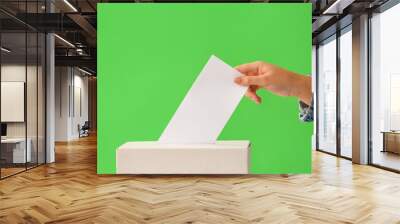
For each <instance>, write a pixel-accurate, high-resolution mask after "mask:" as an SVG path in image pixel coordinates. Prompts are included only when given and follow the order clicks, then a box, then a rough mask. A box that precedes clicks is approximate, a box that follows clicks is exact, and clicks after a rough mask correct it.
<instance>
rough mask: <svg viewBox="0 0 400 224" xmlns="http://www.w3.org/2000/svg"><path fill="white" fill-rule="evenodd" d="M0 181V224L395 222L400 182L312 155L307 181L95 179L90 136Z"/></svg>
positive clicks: (61, 146)
mask: <svg viewBox="0 0 400 224" xmlns="http://www.w3.org/2000/svg"><path fill="white" fill-rule="evenodd" d="M56 149H57V154H56V156H57V162H56V163H55V164H51V165H46V166H42V167H39V168H36V169H33V170H30V171H28V172H26V173H22V174H19V175H17V176H14V177H11V178H8V179H5V180H3V181H0V223H12V224H13V223H373V224H376V223H385V224H386V223H400V175H398V174H395V173H391V172H387V171H384V170H380V169H377V168H373V167H368V166H358V165H352V164H351V163H350V162H349V161H347V160H343V159H337V158H335V157H333V156H330V155H326V154H323V153H319V152H315V153H314V162H313V167H314V168H313V169H314V172H313V174H312V175H289V176H279V175H261V176H250V175H248V176H101V175H97V174H96V141H95V138H94V137H89V138H85V139H84V140H81V141H76V142H71V143H68V144H58V145H57V148H56Z"/></svg>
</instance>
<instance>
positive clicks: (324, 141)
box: [317, 35, 336, 153]
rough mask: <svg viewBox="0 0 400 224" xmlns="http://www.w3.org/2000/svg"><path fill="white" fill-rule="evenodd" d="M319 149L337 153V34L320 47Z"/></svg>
mask: <svg viewBox="0 0 400 224" xmlns="http://www.w3.org/2000/svg"><path fill="white" fill-rule="evenodd" d="M317 66H318V93H317V94H318V104H317V107H318V117H317V119H318V149H319V150H322V151H326V152H330V153H336V36H335V35H334V36H332V37H331V38H329V39H328V40H326V41H325V42H324V43H322V44H320V45H319V47H318V65H317Z"/></svg>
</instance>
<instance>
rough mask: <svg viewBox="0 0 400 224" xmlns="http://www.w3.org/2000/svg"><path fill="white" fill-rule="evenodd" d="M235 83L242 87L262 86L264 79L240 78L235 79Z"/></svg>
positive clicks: (256, 77)
mask: <svg viewBox="0 0 400 224" xmlns="http://www.w3.org/2000/svg"><path fill="white" fill-rule="evenodd" d="M235 83H236V84H239V85H241V86H251V85H256V86H262V84H263V78H262V77H261V76H239V77H236V78H235Z"/></svg>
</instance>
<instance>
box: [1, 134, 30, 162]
mask: <svg viewBox="0 0 400 224" xmlns="http://www.w3.org/2000/svg"><path fill="white" fill-rule="evenodd" d="M27 143H28V144H27V147H26V153H25V138H6V139H1V157H2V158H1V159H3V160H5V163H14V164H15V163H25V162H30V161H31V158H32V153H31V146H32V140H31V139H30V138H28V139H27ZM25 160H26V161H25Z"/></svg>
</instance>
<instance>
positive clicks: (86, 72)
mask: <svg viewBox="0 0 400 224" xmlns="http://www.w3.org/2000/svg"><path fill="white" fill-rule="evenodd" d="M78 70H79V71H81V72H83V73H85V74H87V75H90V76H92V75H93V74H92V73H90V72H88V71H86V70H83V69H81V68H79V67H78Z"/></svg>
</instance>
